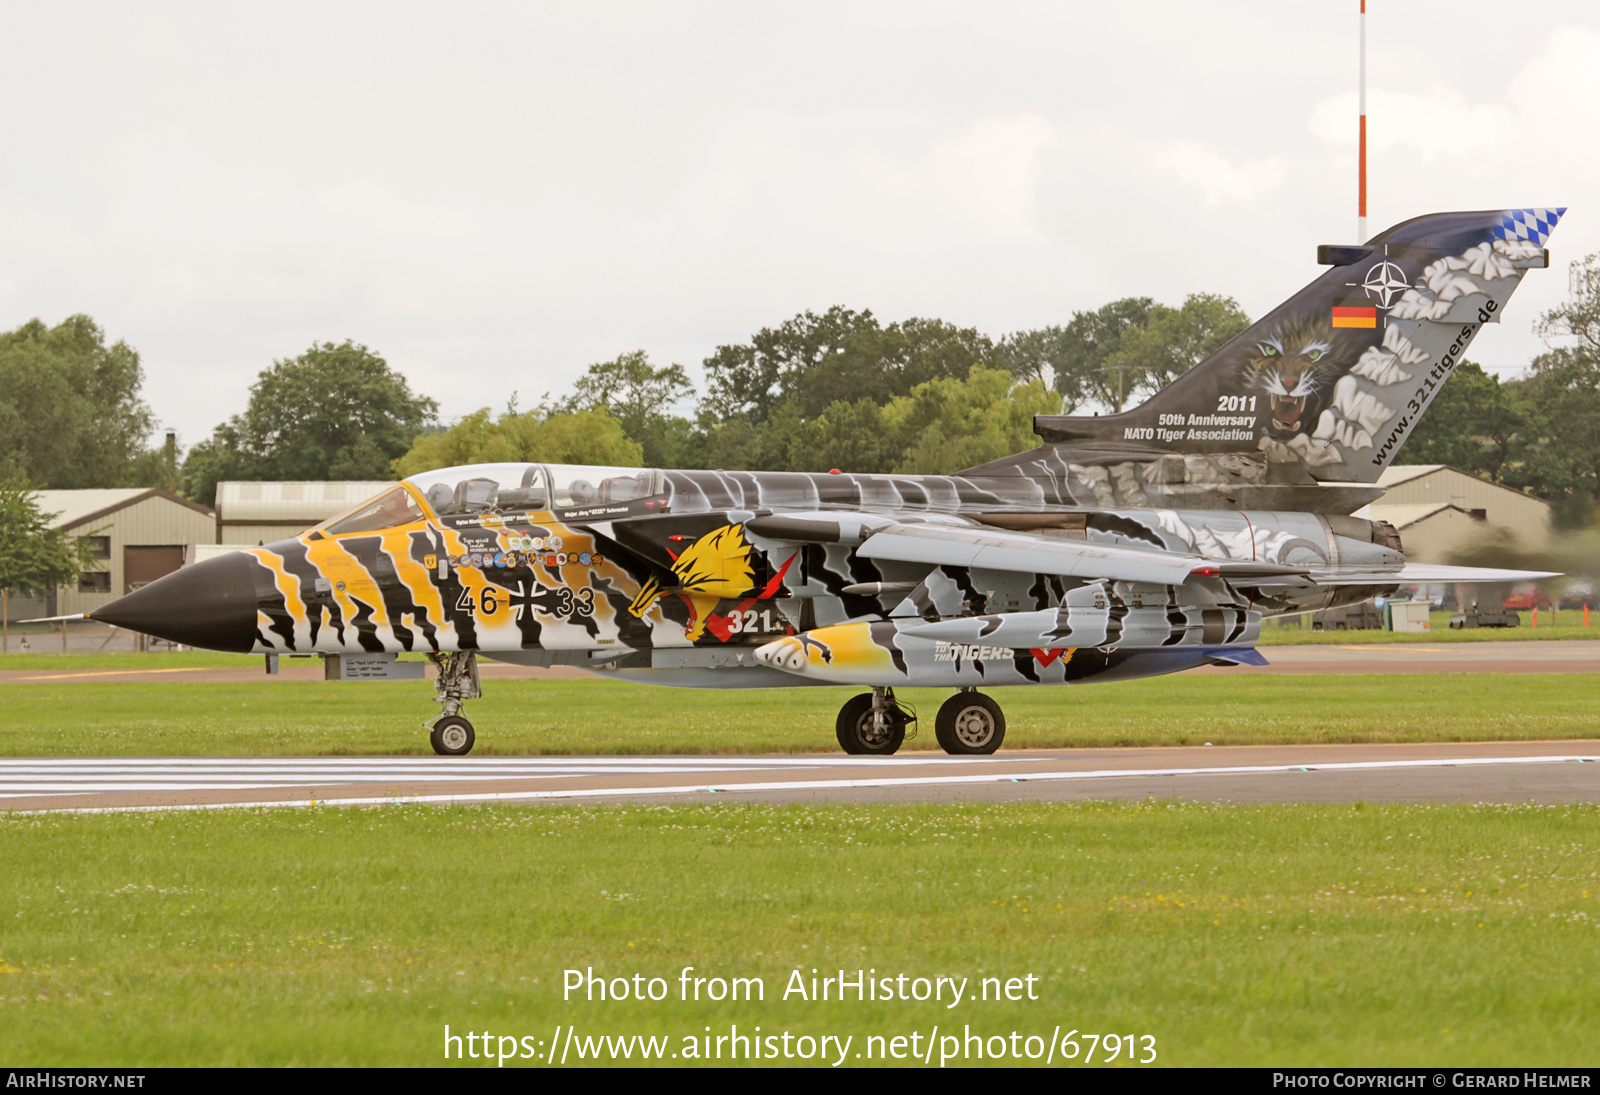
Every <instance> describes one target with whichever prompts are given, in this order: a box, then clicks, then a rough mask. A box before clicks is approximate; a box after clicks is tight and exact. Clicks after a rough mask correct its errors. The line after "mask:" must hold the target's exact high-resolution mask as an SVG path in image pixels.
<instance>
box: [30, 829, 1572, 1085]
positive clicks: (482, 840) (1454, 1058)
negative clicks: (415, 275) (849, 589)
mask: <svg viewBox="0 0 1600 1095" xmlns="http://www.w3.org/2000/svg"><path fill="white" fill-rule="evenodd" d="M1597 832H1600V808H1596V807H1594V806H1562V807H1535V806H1524V807H1501V806H1493V807H1491V806H1476V807H1473V806H1459V807H1457V806H1434V807H1402V806H1374V805H1370V804H1369V805H1362V804H1356V805H1354V806H1342V807H1328V806H1261V807H1222V806H1213V805H1197V804H1186V805H1179V804H1167V803H1156V802H1147V803H1144V804H1103V803H1101V804H1096V803H1086V804H1063V805H1038V806H1017V805H1006V806H992V805H984V806H973V805H963V806H918V807H901V808H890V807H881V808H861V807H829V808H815V807H762V806H722V807H712V806H704V807H629V808H624V807H607V808H589V809H571V808H534V809H514V808H505V807H500V808H490V807H482V808H471V807H458V808H450V809H435V808H427V807H381V808H364V809H362V808H345V809H313V810H292V811H291V810H264V811H251V812H227V813H205V814H196V813H154V814H149V813H146V814H131V815H130V814H122V815H99V816H60V815H55V816H44V817H16V816H13V817H0V842H3V844H4V847H5V848H6V870H5V874H4V884H3V887H0V1058H3V1059H4V1060H5V1061H6V1063H7V1064H8V1065H11V1066H13V1067H32V1066H52V1065H55V1066H61V1065H80V1066H110V1065H116V1066H124V1067H126V1066H158V1065H246V1064H248V1065H334V1064H338V1065H428V1064H433V1065H439V1064H444V1063H445V1062H444V1058H443V1052H444V1027H445V1024H447V1023H448V1024H449V1025H450V1027H451V1030H452V1031H453V1032H456V1033H460V1032H463V1031H467V1030H470V1031H474V1032H483V1031H489V1032H491V1033H492V1034H494V1035H496V1036H499V1035H509V1036H523V1035H527V1036H530V1037H531V1038H532V1039H533V1040H534V1042H533V1043H530V1044H536V1043H537V1040H538V1039H540V1038H543V1039H549V1038H550V1037H551V1035H552V1033H553V1032H554V1030H555V1028H556V1026H557V1024H561V1025H562V1026H563V1027H566V1026H573V1027H575V1028H576V1030H577V1033H578V1034H579V1035H589V1036H593V1035H631V1034H644V1035H660V1036H665V1037H667V1038H668V1039H669V1040H668V1042H667V1045H668V1046H669V1050H681V1048H682V1046H683V1044H684V1037H685V1036H686V1035H703V1033H704V1028H705V1027H708V1026H709V1027H711V1028H713V1032H714V1033H724V1032H726V1031H727V1030H728V1027H729V1026H730V1024H738V1026H739V1028H740V1030H741V1031H742V1032H744V1033H746V1034H749V1033H752V1032H753V1028H754V1027H756V1026H760V1027H761V1028H762V1030H763V1032H765V1033H768V1034H780V1033H781V1032H784V1031H788V1032H790V1033H792V1034H795V1035H799V1034H810V1035H812V1036H813V1037H816V1036H820V1035H822V1034H834V1035H838V1036H844V1035H851V1036H852V1037H853V1039H854V1041H853V1043H852V1047H851V1050H850V1053H852V1054H853V1053H854V1052H858V1051H860V1050H862V1049H863V1048H864V1039H865V1038H866V1037H867V1036H868V1035H873V1034H876V1035H883V1036H895V1035H901V1036H908V1035H910V1034H911V1033H912V1032H913V1031H918V1032H920V1033H921V1034H922V1035H923V1037H926V1036H927V1034H928V1032H930V1031H931V1030H932V1028H933V1027H934V1025H935V1024H937V1025H938V1026H939V1028H940V1031H941V1032H942V1033H946V1034H948V1033H951V1032H955V1033H958V1034H959V1033H962V1028H963V1026H964V1025H970V1027H971V1029H972V1031H974V1032H978V1033H982V1034H985V1035H993V1034H1004V1035H1009V1033H1010V1032H1011V1031H1013V1030H1015V1031H1017V1032H1019V1033H1020V1034H1022V1035H1030V1034H1037V1035H1041V1036H1043V1037H1045V1038H1048V1037H1049V1036H1050V1035H1051V1032H1052V1030H1053V1028H1055V1027H1056V1026H1057V1025H1058V1024H1059V1026H1060V1029H1061V1031H1062V1032H1063V1033H1065V1032H1067V1031H1069V1030H1072V1029H1077V1030H1080V1031H1083V1032H1085V1033H1090V1032H1093V1033H1118V1034H1136V1035H1146V1034H1148V1035H1153V1036H1154V1039H1155V1048H1156V1051H1157V1054H1158V1057H1157V1061H1156V1063H1157V1064H1161V1065H1257V1066H1260V1065H1274V1066H1278V1065H1283V1066H1291V1065H1300V1066H1310V1065H1324V1066H1326V1065H1358V1064H1359V1065H1369V1066H1374V1065H1394V1066H1398V1065H1406V1066H1424V1065H1426V1066H1437V1065H1444V1064H1449V1065H1459V1066H1491V1065H1502V1066H1506V1065H1545V1066H1555V1065H1569V1066H1587V1065H1589V1064H1592V1063H1593V1061H1594V1060H1595V1058H1596V1056H1597V1054H1600V995H1597V993H1596V991H1595V985H1596V984H1600V881H1597V869H1600V842H1597V840H1596V833H1597ZM685 966H693V967H694V968H695V971H696V973H697V974H698V975H699V976H703V977H708V978H709V977H716V976H720V977H723V978H731V977H733V976H741V977H759V978H761V979H762V980H763V983H764V986H765V999H764V1001H762V1002H750V1003H745V1002H742V1001H741V1002H740V1003H737V1004H733V1003H727V1002H724V1003H712V1002H707V1001H701V1002H698V1003H696V1002H693V1001H690V1002H687V1003H685V1002H681V1001H679V1000H678V999H677V998H676V997H677V992H678V985H679V981H678V978H679V973H680V971H681V970H682V969H683V968H684V967H685ZM589 967H593V969H594V971H595V972H596V973H597V974H600V975H604V976H606V977H630V978H631V977H632V976H633V975H635V974H640V975H643V976H644V977H645V978H649V977H661V978H662V979H663V980H664V981H666V983H667V984H668V985H670V986H671V992H672V995H671V997H669V999H667V1000H665V1001H662V1002H659V1003H644V1004H640V1003H635V1002H632V1001H627V1002H619V1001H608V1002H605V1003H601V1002H598V1001H596V1002H587V1001H584V1000H581V999H573V1000H565V1001H564V1000H563V998H562V984H563V971H564V970H566V969H586V968H589ZM841 968H842V969H845V970H849V971H855V970H858V969H871V970H875V971H876V974H877V976H879V977H882V976H890V977H893V976H896V975H898V974H900V973H905V974H907V975H908V976H909V977H933V976H936V975H947V974H948V975H955V976H957V977H967V978H969V979H970V982H969V984H970V985H971V986H972V987H973V989H976V986H977V984H978V982H979V979H980V978H983V977H986V976H989V977H1002V978H1010V977H1018V978H1022V977H1025V976H1027V975H1030V974H1031V975H1034V976H1036V977H1037V978H1038V979H1039V980H1038V981H1037V982H1036V983H1035V984H1036V990H1035V991H1036V994H1037V996H1038V999H1037V1000H1036V1001H1027V1000H1021V1001H1017V1002H1004V1003H996V1002H992V1001H991V1002H988V1003H983V1002H970V1001H969V1002H966V1003H963V1004H961V1005H960V1006H958V1007H956V1008H946V1007H944V1006H942V1005H938V1004H934V1003H931V1002H929V1003H914V1002H904V1003H902V1002H883V1001H878V1002H873V1001H870V1000H869V1001H866V1002H857V1001H855V1000H853V999H852V1000H848V1001H846V1002H844V1003H840V1002H838V1001H837V1000H830V1001H829V1002H826V1003H810V1002H802V1001H801V1000H799V999H797V998H790V999H789V1000H788V1001H787V1002H786V1001H784V999H783V992H784V989H785V987H786V986H787V985H788V984H789V979H790V977H791V976H792V973H793V971H795V970H800V971H801V973H802V975H803V976H804V977H805V978H806V979H807V980H809V978H810V976H811V973H810V971H811V970H813V969H816V970H817V971H818V972H819V976H820V975H822V974H826V973H835V972H837V971H838V970H839V969H841ZM945 1002H946V1003H948V999H947V1000H946V1001H945ZM935 1061H936V1062H937V1057H935ZM488 1063H489V1064H490V1065H492V1064H493V1062H488ZM522 1063H528V1062H522ZM569 1063H579V1062H578V1061H577V1058H576V1056H571V1057H569ZM677 1063H681V1059H680V1061H679V1062H677ZM790 1063H804V1062H790ZM848 1063H849V1064H851V1065H858V1064H865V1063H868V1062H867V1061H866V1060H865V1059H862V1060H859V1061H858V1060H856V1059H854V1058H853V1057H852V1058H850V1059H848ZM464 1064H466V1065H468V1066H478V1067H482V1066H484V1065H485V1064H486V1062H485V1061H483V1060H481V1059H480V1060H476V1061H472V1060H468V1061H466V1062H464Z"/></svg>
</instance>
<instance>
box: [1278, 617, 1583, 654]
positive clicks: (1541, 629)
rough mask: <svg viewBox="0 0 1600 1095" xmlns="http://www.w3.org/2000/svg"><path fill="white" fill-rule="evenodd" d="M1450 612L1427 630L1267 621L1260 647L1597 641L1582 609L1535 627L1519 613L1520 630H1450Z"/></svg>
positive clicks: (1542, 620) (1544, 619) (1434, 620)
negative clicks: (1317, 628) (1342, 628)
mask: <svg viewBox="0 0 1600 1095" xmlns="http://www.w3.org/2000/svg"><path fill="white" fill-rule="evenodd" d="M1454 615H1455V613H1453V612H1433V613H1429V621H1428V630H1427V631H1313V630H1312V628H1311V625H1310V624H1309V623H1306V624H1304V625H1303V626H1296V627H1287V626H1284V621H1287V620H1295V619H1300V617H1284V618H1283V619H1282V620H1279V619H1273V620H1268V621H1267V622H1265V623H1264V624H1262V625H1261V643H1260V645H1262V646H1301V645H1306V644H1316V643H1331V644H1333V645H1337V646H1361V645H1365V644H1368V643H1418V642H1421V643H1427V644H1429V645H1432V644H1434V643H1500V642H1532V641H1546V640H1552V639H1588V640H1591V641H1595V640H1600V615H1596V616H1595V620H1594V626H1593V627H1585V626H1584V625H1583V610H1582V609H1581V608H1580V609H1577V610H1576V611H1574V610H1572V609H1565V610H1563V611H1562V612H1560V613H1559V614H1558V615H1557V616H1556V617H1555V618H1554V619H1552V617H1551V615H1550V613H1549V612H1541V613H1539V626H1538V627H1534V626H1533V613H1532V612H1519V613H1517V616H1518V617H1519V618H1520V619H1521V620H1522V624H1521V626H1520V627H1475V628H1472V629H1470V630H1462V631H1452V630H1451V629H1450V617H1451V616H1454Z"/></svg>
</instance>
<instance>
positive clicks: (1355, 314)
mask: <svg viewBox="0 0 1600 1095" xmlns="http://www.w3.org/2000/svg"><path fill="white" fill-rule="evenodd" d="M1333 325H1334V326H1335V327H1376V326H1377V325H1378V309H1377V308H1347V307H1343V306H1341V305H1338V304H1335V305H1334V306H1333Z"/></svg>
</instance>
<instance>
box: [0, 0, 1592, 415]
mask: <svg viewBox="0 0 1600 1095" xmlns="http://www.w3.org/2000/svg"><path fill="white" fill-rule="evenodd" d="M1370 8H1371V13H1370V14H1369V15H1368V17H1367V18H1368V26H1367V34H1368V66H1369V69H1368V71H1369V92H1368V94H1369V108H1368V109H1369V114H1370V115H1371V121H1370V134H1371V136H1370V140H1371V166H1370V186H1371V198H1370V227H1371V230H1372V232H1374V233H1376V232H1377V231H1379V230H1380V229H1381V228H1383V227H1384V226H1386V225H1388V224H1391V223H1394V222H1396V221H1400V220H1404V219H1406V218H1408V217H1412V216H1416V215H1419V214H1422V213H1427V212H1433V211H1437V210H1445V209H1483V208H1503V207H1522V206H1540V205H1568V206H1570V207H1571V211H1570V212H1569V214H1568V216H1567V218H1566V220H1564V221H1563V222H1562V224H1561V226H1560V228H1559V229H1558V231H1557V232H1556V234H1555V235H1554V237H1553V238H1552V240H1551V251H1552V260H1553V263H1554V264H1555V266H1556V267H1557V268H1556V269H1554V270H1550V271H1536V272H1534V273H1532V274H1530V275H1529V277H1528V278H1527V279H1526V281H1525V282H1524V284H1523V288H1522V289H1521V291H1520V292H1519V293H1518V295H1517V298H1516V299H1515V301H1514V302H1513V304H1512V305H1511V307H1510V309H1509V310H1508V314H1507V316H1506V320H1505V322H1504V324H1503V325H1502V326H1501V328H1500V329H1491V330H1489V331H1487V332H1485V333H1484V334H1483V335H1482V336H1481V337H1480V338H1479V340H1478V341H1477V343H1475V345H1474V356H1475V358H1476V359H1477V360H1479V361H1481V362H1482V363H1484V364H1485V365H1486V366H1488V367H1490V368H1491V369H1493V370H1495V371H1497V372H1501V373H1502V374H1511V373H1514V372H1517V371H1518V370H1520V369H1522V368H1523V367H1524V366H1525V365H1526V363H1527V361H1528V360H1529V359H1530V357H1531V356H1532V355H1533V354H1535V353H1537V352H1538V351H1539V349H1540V348H1541V344H1540V343H1539V341H1538V339H1537V338H1536V337H1535V336H1534V335H1533V333H1532V329H1531V328H1532V324H1533V321H1534V320H1535V318H1536V317H1537V316H1538V314H1539V312H1540V311H1542V310H1544V309H1546V308H1549V307H1551V306H1553V305H1555V304H1558V303H1560V302H1561V301H1562V300H1564V299H1565V296H1566V292H1567V273H1566V267H1567V264H1568V263H1569V262H1570V261H1571V260H1573V259H1575V258H1579V257H1581V256H1583V255H1585V254H1588V253H1590V252H1595V251H1600V141H1597V139H1596V130H1595V119H1596V118H1597V117H1600V5H1595V4H1593V3H1589V2H1581V3H1580V2H1569V3H1561V2H1551V3H1540V2H1536V0H1530V2H1528V3H1524V4H1521V5H1517V6H1512V5H1510V4H1508V3H1505V2H1503V0H1502V2H1500V3H1487V2H1462V0H1455V2H1451V3H1443V2H1435V3H1422V2H1419V0H1408V2H1406V3H1405V4H1401V3H1399V2H1398V0H1370ZM1358 10H1359V4H1358V0H1338V2H1330V0H1323V2H1319V3H1315V4H1289V3H1283V2H1281V0H1277V2H1248V3H1247V2H1239V3H1227V2H1212V3H1206V4H1199V3H1193V2H1188V0H1184V2H1157V0H1149V2H1145V3H1128V4H1106V3H1097V4H1093V5H1090V4H1081V5H1078V4H1070V3H1063V2H1061V0H1056V2H1050V3H1004V2H994V0H990V2H986V3H981V4H979V3H971V4H967V3H934V2H929V0H917V2H915V3H910V2H905V3H901V2H892V3H891V2H883V3H872V2H863V0H852V2H849V3H837V4H832V3H818V2H815V0H807V2H805V3H786V4H778V3H760V2H755V0H740V2H730V3H690V2H684V0H673V2H661V0H656V2H650V3H605V2H595V0H588V2H585V3H581V4H580V3H563V4H533V3H514V4H495V3H483V4H458V5H440V4H427V5H422V4H407V3H396V2H392V0H391V2H386V3H382V4H370V5H360V4H338V3H328V2H326V0H323V2H318V3H315V4H292V3H285V2H282V0H280V2H278V3H275V4H270V5H265V6H263V5H244V4H234V5H222V4H216V3H196V4H187V5H185V4H171V3H156V2H148V0H147V2H142V3H139V4H111V3H102V4H71V3H62V2H53V3H50V4H25V3H20V2H14V0H4V2H3V3H0V11H3V12H4V25H5V27H6V31H5V33H4V34H3V35H0V147H3V148H4V149H5V152H4V154H3V156H0V329H11V328H14V327H16V326H17V325H18V324H20V323H22V322H24V321H26V320H28V319H30V318H32V317H35V316H37V317H39V318H42V319H43V320H45V321H46V322H47V323H51V324H54V323H57V322H59V321H60V320H61V319H63V318H64V317H66V316H68V315H70V314H72V313H74V312H86V313H88V314H89V315H91V316H93V317H94V318H95V319H96V320H97V321H99V322H100V323H101V325H102V326H103V327H104V328H105V329H106V331H107V332H108V334H109V336H110V337H111V338H112V339H123V340H126V341H127V342H128V343H129V344H131V345H132V346H133V347H135V348H136V349H137V350H138V351H139V353H140V355H141V357H142V359H143V362H144V368H145V373H146V395H147V398H148V399H149V401H150V403H151V405H152V406H153V407H154V408H155V410H156V413H157V415H158V417H159V418H160V420H161V421H162V422H163V423H164V424H166V425H171V426H174V427H176V428H177V429H178V430H179V431H180V438H181V440H182V442H183V443H184V444H185V445H187V444H190V443H192V442H194V441H196V440H199V439H201V438H203V437H205V436H208V435H209V434H210V432H211V429H212V428H213V427H214V426H215V425H216V424H217V423H218V422H220V421H222V420H224V419H226V418H227V417H228V416H229V415H231V414H234V413H236V412H238V411H240V410H242V409H243V408H244V406H245V402H246V399H247V394H248V388H249V385H250V383H251V382H252V381H253V380H254V378H255V376H256V374H257V373H258V372H259V371H260V370H261V369H262V368H264V367H266V366H267V365H268V364H270V363H271V361H272V360H273V359H275V358H283V357H292V356H294V355H296V354H298V353H300V352H302V351H303V350H305V349H306V348H307V347H308V346H309V345H310V344H311V343H312V342H314V341H326V340H332V341H342V340H344V339H346V338H350V339H355V340H357V341H358V342H362V343H365V344H366V345H368V346H369V347H371V348H373V349H374V350H376V351H378V352H380V353H382V354H383V355H384V356H385V357H386V358H387V359H388V360H389V362H390V363H391V364H392V365H394V366H395V367H397V368H398V369H400V370H401V371H402V372H404V373H405V375H406V376H407V377H409V378H410V380H411V383H412V384H413V386H414V387H415V388H416V389H417V390H418V391H420V392H423V393H426V394H428V395H431V396H433V397H435V398H436V399H438V400H439V402H440V404H441V406H442V409H443V412H444V415H445V416H446V417H447V418H449V417H455V416H458V415H461V414H464V413H467V412H469V411H472V410H474V409H475V408H477V407H480V406H485V405H493V406H496V407H499V406H503V405H504V403H505V401H506V399H507V397H508V396H509V395H510V393H511V392H512V391H513V390H516V391H519V392H520V393H521V396H522V403H523V405H524V406H527V405H529V404H530V403H533V402H535V401H537V399H538V397H539V396H540V395H541V394H542V393H544V392H547V391H548V392H551V393H553V394H556V395H559V394H561V393H563V392H564V391H565V390H566V389H567V388H568V387H569V386H570V384H571V382H572V381H573V379H574V378H576V377H577V376H578V375H579V374H581V373H582V371H583V369H584V368H585V367H586V366H587V365H589V364H590V363H592V362H595V361H600V360H604V359H607V358H611V357H614V356H615V355H616V354H618V353H621V352H623V351H627V350H634V349H644V350H647V351H648V352H649V353H650V355H651V357H652V358H653V359H654V360H655V361H656V362H657V363H658V364H666V363H668V362H673V361H677V362H681V363H683V364H685V365H688V366H690V367H691V369H692V371H694V372H695V374H696V375H697V376H698V372H699V364H700V361H701V360H702V359H703V358H704V357H706V356H707V355H708V354H710V353H711V352H712V350H713V349H714V348H715V347H716V346H717V345H719V344H721V343H726V342H734V341H741V340H743V339H745V338H747V337H748V336H749V335H750V334H751V333H752V332H754V331H755V330H757V329H759V328H760V327H763V326H770V325H774V324H776V323H779V322H782V321H783V320H784V319H786V318H788V317H790V316H792V315H794V314H795V313H796V312H799V311H801V310H803V309H807V308H810V309H815V310H821V309H824V308H827V307H828V306H830V305H832V304H844V305H848V306H850V307H853V308H870V309H871V310H872V311H873V312H874V313H875V314H876V315H877V316H879V317H880V318H881V319H883V320H885V321H888V320H894V319H903V318H906V317H909V316H929V317H938V318H942V319H946V320H950V321H952V322H956V323H960V324H963V325H971V326H976V327H978V328H979V329H980V330H983V331H985V332H986V333H988V334H990V335H993V336H996V337H998V336H1000V335H1002V334H1004V333H1006V332H1008V331H1013V330H1018V329H1023V328H1029V327H1038V326H1044V325H1047V324H1055V323H1064V322H1066V321H1067V320H1068V319H1069V318H1070V316H1071V314H1072V312H1073V311H1074V310H1077V309H1085V308H1095V307H1098V306H1099V305H1101V304H1104V303H1106V302H1107V301H1110V300H1113V299H1115V298H1117V297H1123V296H1131V295H1149V296H1153V297H1155V298H1156V299H1158V300H1161V301H1164V302H1167V303H1172V304H1176V303H1180V302H1181V301H1182V299H1183V297H1184V296H1185V295H1186V294H1188V293H1192V292H1199V291H1209V292H1219V293H1226V294H1230V295H1232V296H1234V297H1235V298H1237V299H1238V300H1239V302H1240V303H1241V304H1242V305H1243V306H1244V308H1245V309H1246V310H1247V311H1248V312H1249V313H1250V314H1251V315H1252V316H1259V315H1261V314H1262V313H1263V312H1265V311H1266V310H1267V309H1269V308H1271V307H1272V306H1273V305H1275V304H1276V303H1278V302H1279V301H1280V300H1282V299H1284V298H1285V297H1287V296H1288V295H1289V294H1290V293H1292V292H1293V291H1294V290H1295V289H1297V288H1298V287H1299V286H1301V285H1302V284H1304V283H1305V282H1306V281H1308V280H1310V278H1311V277H1312V276H1314V275H1315V273H1316V272H1317V268H1316V266H1315V248H1316V245H1317V244H1319V243H1333V242H1339V243H1343V242H1352V241H1353V240H1354V237H1355V234H1356V194H1355V190H1356V187H1355V183H1356V166H1355V157H1356V87H1357V40H1358V39H1357V33H1358V16H1357V12H1358Z"/></svg>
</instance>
